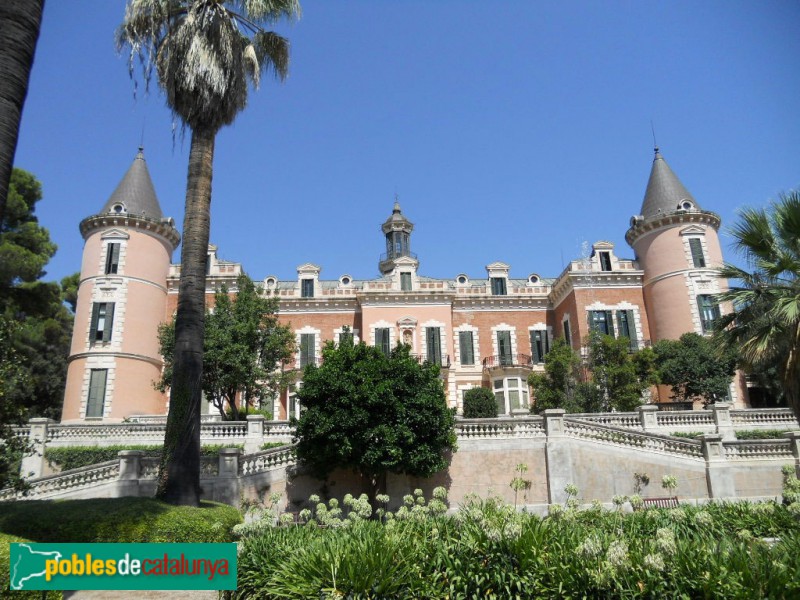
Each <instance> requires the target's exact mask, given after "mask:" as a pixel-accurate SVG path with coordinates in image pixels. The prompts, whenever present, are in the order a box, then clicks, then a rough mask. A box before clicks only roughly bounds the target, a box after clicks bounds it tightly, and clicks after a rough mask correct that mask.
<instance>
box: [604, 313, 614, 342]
mask: <svg viewBox="0 0 800 600" xmlns="http://www.w3.org/2000/svg"><path fill="white" fill-rule="evenodd" d="M605 313H606V330H607V331H608V335H610V336H611V337H614V320H613V319H614V314H613V313H612V312H611V311H610V310H607V311H605Z"/></svg>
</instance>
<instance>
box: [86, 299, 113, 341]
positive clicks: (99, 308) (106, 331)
mask: <svg viewBox="0 0 800 600" xmlns="http://www.w3.org/2000/svg"><path fill="white" fill-rule="evenodd" d="M113 326H114V303H113V302H94V303H92V321H91V325H90V327H89V343H91V344H94V343H95V342H110V341H111V330H112V328H113Z"/></svg>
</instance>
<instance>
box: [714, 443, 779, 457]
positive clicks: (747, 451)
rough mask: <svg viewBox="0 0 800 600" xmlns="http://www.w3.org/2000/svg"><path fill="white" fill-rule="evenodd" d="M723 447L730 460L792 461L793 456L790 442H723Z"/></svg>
mask: <svg viewBox="0 0 800 600" xmlns="http://www.w3.org/2000/svg"><path fill="white" fill-rule="evenodd" d="M722 447H723V448H724V449H725V458H727V459H728V460H774V459H776V458H784V459H787V460H790V459H791V458H792V456H793V455H792V446H791V443H790V442H789V440H747V441H744V440H742V441H735V442H723V443H722Z"/></svg>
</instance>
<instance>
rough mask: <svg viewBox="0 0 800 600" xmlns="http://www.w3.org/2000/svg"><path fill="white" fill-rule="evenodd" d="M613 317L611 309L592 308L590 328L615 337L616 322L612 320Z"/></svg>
mask: <svg viewBox="0 0 800 600" xmlns="http://www.w3.org/2000/svg"><path fill="white" fill-rule="evenodd" d="M611 317H612V315H611V311H610V310H590V311H589V329H591V330H592V331H596V332H598V333H601V334H603V335H610V336H611V337H614V324H613V323H612V321H611Z"/></svg>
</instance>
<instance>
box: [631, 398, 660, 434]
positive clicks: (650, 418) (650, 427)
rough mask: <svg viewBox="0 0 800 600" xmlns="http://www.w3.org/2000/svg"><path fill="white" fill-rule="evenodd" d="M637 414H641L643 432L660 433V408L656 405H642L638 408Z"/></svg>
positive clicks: (640, 421) (640, 424)
mask: <svg viewBox="0 0 800 600" xmlns="http://www.w3.org/2000/svg"><path fill="white" fill-rule="evenodd" d="M636 412H638V413H639V427H641V428H642V431H646V432H651V433H652V432H654V431H658V429H659V427H658V416H657V414H658V407H657V406H656V405H655V404H642V405H641V406H638V407H636Z"/></svg>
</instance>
